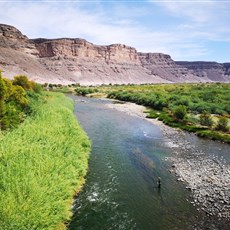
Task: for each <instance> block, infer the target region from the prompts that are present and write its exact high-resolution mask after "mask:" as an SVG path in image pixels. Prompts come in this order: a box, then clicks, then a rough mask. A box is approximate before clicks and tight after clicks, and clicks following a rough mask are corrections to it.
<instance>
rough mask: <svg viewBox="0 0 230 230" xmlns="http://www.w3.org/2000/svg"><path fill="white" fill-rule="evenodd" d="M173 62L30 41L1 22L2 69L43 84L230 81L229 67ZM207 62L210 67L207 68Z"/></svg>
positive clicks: (82, 44)
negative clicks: (23, 75)
mask: <svg viewBox="0 0 230 230" xmlns="http://www.w3.org/2000/svg"><path fill="white" fill-rule="evenodd" d="M199 63H200V62H194V63H191V62H174V61H173V60H172V59H171V57H170V56H169V55H166V54H161V53H139V52H137V50H136V49H135V48H133V47H130V46H126V45H122V44H112V45H107V46H99V45H94V44H92V43H90V42H88V41H86V40H84V39H79V38H76V39H73V38H60V39H43V38H38V39H28V38H27V37H26V36H25V35H23V34H22V33H21V32H20V31H19V30H18V29H16V28H15V27H13V26H9V25H4V24H0V69H1V70H2V71H3V75H4V76H5V77H9V78H12V77H13V76H15V75H19V74H25V75H27V76H28V77H29V78H31V79H33V80H35V81H37V82H41V83H45V82H48V83H61V84H73V83H80V84H82V85H96V84H110V83H111V84H128V83H134V84H143V83H168V82H209V81H224V82H229V81H230V64H229V63H225V64H219V63H215V62H213V63H211V62H210V63H209V62H203V65H201V64H199ZM204 63H205V64H204Z"/></svg>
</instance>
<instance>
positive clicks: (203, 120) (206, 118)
mask: <svg viewBox="0 0 230 230" xmlns="http://www.w3.org/2000/svg"><path fill="white" fill-rule="evenodd" d="M199 121H200V124H201V125H204V126H208V127H212V126H213V120H212V117H211V115H210V114H209V113H202V114H201V115H200V118H199Z"/></svg>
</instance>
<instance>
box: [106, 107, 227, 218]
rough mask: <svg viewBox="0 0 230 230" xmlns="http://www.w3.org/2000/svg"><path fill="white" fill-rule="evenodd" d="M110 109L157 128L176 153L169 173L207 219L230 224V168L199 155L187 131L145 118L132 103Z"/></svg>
mask: <svg viewBox="0 0 230 230" xmlns="http://www.w3.org/2000/svg"><path fill="white" fill-rule="evenodd" d="M107 106H108V107H109V108H111V109H115V110H119V111H122V112H125V113H127V114H129V115H132V116H137V117H140V118H142V119H146V120H148V121H149V122H151V123H152V124H155V125H158V126H159V127H160V129H161V131H162V133H163V135H164V136H165V138H166V140H167V141H166V143H167V145H168V147H170V150H171V151H172V153H173V154H172V157H168V158H167V159H166V160H168V161H170V162H171V163H172V169H171V170H170V171H171V172H172V173H175V174H176V175H177V176H178V181H182V182H184V183H185V184H186V188H187V189H189V190H191V192H192V196H193V205H196V207H197V209H198V210H202V211H204V212H205V213H206V214H207V215H208V216H215V217H217V218H218V219H221V220H224V221H226V220H227V221H229V220H230V165H229V164H226V162H224V160H220V159H218V158H215V157H214V158H210V156H208V154H206V153H205V152H202V151H200V150H199V149H198V148H197V147H196V146H194V145H192V144H191V143H190V142H189V141H188V140H187V139H186V138H185V132H184V131H181V130H178V129H175V128H171V127H169V126H166V125H165V124H163V122H161V121H158V120H156V119H148V118H145V116H146V114H145V113H144V111H145V110H146V108H145V107H144V106H141V105H136V104H133V103H124V104H120V103H114V104H108V105H107Z"/></svg>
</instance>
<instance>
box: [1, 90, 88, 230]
mask: <svg viewBox="0 0 230 230" xmlns="http://www.w3.org/2000/svg"><path fill="white" fill-rule="evenodd" d="M72 111H73V103H72V101H70V99H68V98H66V97H65V96H64V95H63V94H59V93H48V94H47V96H46V103H42V104H41V103H40V105H39V106H38V108H37V112H36V114H35V115H34V116H33V117H30V118H27V119H26V121H25V122H24V123H23V124H22V125H20V127H19V128H17V129H15V130H13V131H11V132H9V133H7V134H5V135H4V136H3V135H0V139H1V145H0V194H1V196H0V226H1V229H2V230H15V229H20V230H33V229H47V230H49V229H50V230H51V229H59V230H61V229H65V228H66V227H65V222H66V221H67V220H68V219H69V218H70V217H71V203H72V200H73V196H74V195H75V194H76V193H77V192H78V191H79V190H80V188H81V186H82V184H83V183H84V176H85V175H86V172H87V167H88V157H89V151H90V142H89V140H88V138H87V136H86V135H85V133H84V132H83V130H82V129H81V127H80V126H79V124H78V123H77V122H76V118H75V117H74V115H73V112H72Z"/></svg>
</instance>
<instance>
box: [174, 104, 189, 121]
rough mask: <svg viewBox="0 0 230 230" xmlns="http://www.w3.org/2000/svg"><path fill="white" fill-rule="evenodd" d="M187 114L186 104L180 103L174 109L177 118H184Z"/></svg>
mask: <svg viewBox="0 0 230 230" xmlns="http://www.w3.org/2000/svg"><path fill="white" fill-rule="evenodd" d="M186 114H187V107H186V106H185V105H179V106H178V107H176V108H175V110H174V111H173V115H174V117H175V118H176V119H177V120H184V118H185V116H186Z"/></svg>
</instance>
